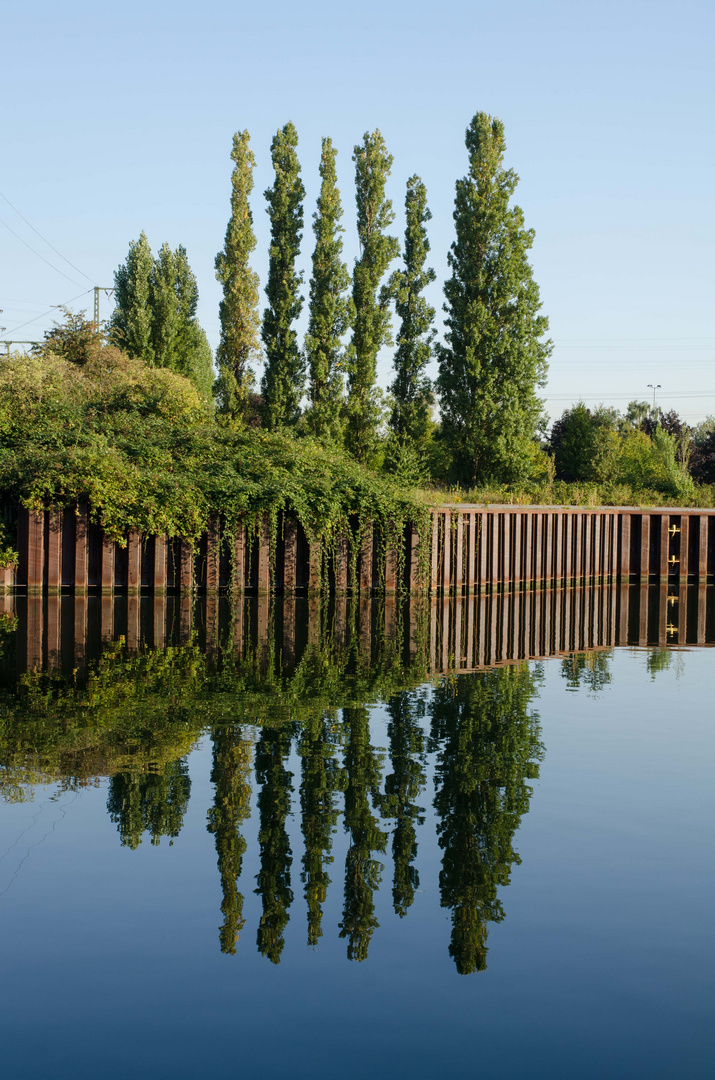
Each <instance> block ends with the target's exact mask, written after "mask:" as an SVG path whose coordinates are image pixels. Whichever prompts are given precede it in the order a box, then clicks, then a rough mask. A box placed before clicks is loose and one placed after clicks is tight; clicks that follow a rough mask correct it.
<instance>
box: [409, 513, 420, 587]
mask: <svg viewBox="0 0 715 1080" xmlns="http://www.w3.org/2000/svg"><path fill="white" fill-rule="evenodd" d="M421 588H422V581H421V580H420V534H419V532H418V530H417V529H416V528H415V526H414V525H413V526H412V529H411V531H410V592H417V591H418V590H419V589H421Z"/></svg>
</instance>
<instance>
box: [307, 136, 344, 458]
mask: <svg viewBox="0 0 715 1080" xmlns="http://www.w3.org/2000/svg"><path fill="white" fill-rule="evenodd" d="M336 156H337V151H336V150H335V149H334V148H333V144H332V142H331V141H330V139H323V146H322V152H321V157H320V178H321V186H320V196H319V197H318V209H317V211H316V213H315V214H313V232H314V234H315V249H314V251H313V273H312V277H311V281H310V319H309V322H308V333H307V334H306V338H305V354H306V359H307V363H308V370H309V385H308V397H309V399H310V407H309V409H308V411H307V415H306V425H307V428H308V430H309V431H310V432H311V433H312V434H313V435H315V436H316V438H319V439H321V440H323V441H332V442H339V441H341V439H342V434H343V426H344V423H343V416H342V409H343V393H344V380H343V370H344V368H345V349H344V347H343V345H342V337H343V335H344V334H345V332H346V331H347V330H348V328H349V326H350V324H351V322H352V319H353V315H354V305H353V301H352V298H351V297H349V296H346V295H345V293H346V291H347V288H348V286H349V284H350V275H349V274H348V269H347V266H346V265H345V263H344V262H343V261H342V259H341V255H342V250H343V241H342V237H341V233H342V232H343V231H344V230H343V227H342V226H341V225H340V219H341V217H342V215H343V210H342V206H341V203H340V191H339V189H338V187H337V173H336V170H335V158H336Z"/></svg>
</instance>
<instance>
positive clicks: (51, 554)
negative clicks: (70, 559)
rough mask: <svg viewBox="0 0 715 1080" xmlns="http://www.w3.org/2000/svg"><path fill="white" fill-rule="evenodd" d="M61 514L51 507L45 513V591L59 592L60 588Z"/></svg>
mask: <svg viewBox="0 0 715 1080" xmlns="http://www.w3.org/2000/svg"><path fill="white" fill-rule="evenodd" d="M63 516H64V515H63V512H62V511H61V510H58V509H57V508H56V507H51V508H50V510H49V511H48V512H47V517H48V530H47V591H48V593H52V592H59V590H60V588H61V587H62V519H63Z"/></svg>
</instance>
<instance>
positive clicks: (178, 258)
mask: <svg viewBox="0 0 715 1080" xmlns="http://www.w3.org/2000/svg"><path fill="white" fill-rule="evenodd" d="M151 286H152V288H151V314H152V342H153V347H154V363H155V364H156V366H157V367H164V368H168V369H169V371H175V372H176V373H177V374H178V375H185V376H186V378H187V379H190V380H191V382H192V383H193V384H194V386H196V387H197V389H198V390H200V391H201V393H202V394H204V395H205V396H206V397H207V398H208V397H209V396H210V395H211V391H212V388H213V381H214V371H213V357H212V354H211V347H210V345H209V343H208V339H207V337H206V334H205V333H204V331H203V330H202V329H201V327H200V326H199V323H198V319H197V318H196V306H197V304H198V300H199V290H198V286H197V284H196V278H195V277H194V274H193V272H192V270H191V267H190V266H189V262H188V259H187V257H186V248H184V247H182V246H181V245H179V247H178V248H177V249H176V251H172V250H171V248H170V247H169V245H168V244H162V246H161V249H160V251H159V255H158V257H157V258H156V259H155V261H154V268H153V272H152V281H151Z"/></svg>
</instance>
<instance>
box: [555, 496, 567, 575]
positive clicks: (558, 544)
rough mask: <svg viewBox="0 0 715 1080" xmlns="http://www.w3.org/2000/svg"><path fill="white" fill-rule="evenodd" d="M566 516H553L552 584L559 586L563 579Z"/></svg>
mask: <svg viewBox="0 0 715 1080" xmlns="http://www.w3.org/2000/svg"><path fill="white" fill-rule="evenodd" d="M566 517H567V515H566V514H564V512H563V511H561V512H560V513H558V514H554V584H555V585H557V586H560V585H561V583H562V581H563V579H564V525H565V524H566Z"/></svg>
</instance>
